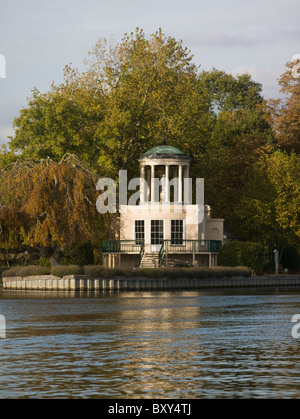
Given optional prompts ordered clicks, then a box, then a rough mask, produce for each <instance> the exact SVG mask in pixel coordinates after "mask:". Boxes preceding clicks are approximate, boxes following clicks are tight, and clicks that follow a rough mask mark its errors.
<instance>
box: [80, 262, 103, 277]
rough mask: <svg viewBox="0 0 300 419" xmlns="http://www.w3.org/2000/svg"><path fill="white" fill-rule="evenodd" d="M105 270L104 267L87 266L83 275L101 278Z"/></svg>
mask: <svg viewBox="0 0 300 419" xmlns="http://www.w3.org/2000/svg"><path fill="white" fill-rule="evenodd" d="M103 269H104V268H103V266H102V265H85V266H84V267H83V273H84V274H85V275H90V276H100V275H101V274H102V271H103Z"/></svg>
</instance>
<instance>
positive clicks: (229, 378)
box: [0, 290, 300, 399]
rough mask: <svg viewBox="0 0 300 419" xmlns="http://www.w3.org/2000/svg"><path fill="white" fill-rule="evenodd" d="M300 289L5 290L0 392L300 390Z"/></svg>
mask: <svg viewBox="0 0 300 419" xmlns="http://www.w3.org/2000/svg"><path fill="white" fill-rule="evenodd" d="M298 312H299V313H300V295H299V293H298V292H291V291H289V292H282V291H281V293H277V292H275V291H274V292H272V291H270V290H269V291H265V292H263V291H260V292H255V291H253V290H252V291H249V290H248V291H245V292H244V293H243V292H236V293H234V291H232V290H231V291H224V292H220V291H215V292H213V291H212V292H195V291H190V292H158V291H156V292H120V293H98V294H94V293H92V294H86V293H81V294H77V293H76V294H71V293H63V292H57V293H52V292H46V293H43V292H34V293H32V292H30V293H29V292H28V291H26V292H22V291H17V292H9V291H5V292H3V291H2V294H1V292H0V314H3V315H5V317H6V325H7V331H6V339H1V340H0V355H1V362H0V398H21V397H22V398H26V397H27V398H31V397H43V398H46V397H51V398H58V397H62V398H67V397H68V398H80V397H82V398H96V397H97V398H121V399H122V398H178V399H183V398H216V397H218V398H228V397H230V398H280V397H281V398H298V397H299V396H300V365H299V361H298V354H299V349H300V347H299V345H300V342H299V340H297V339H293V338H292V336H291V328H292V326H293V325H292V323H291V318H292V316H293V315H294V314H295V313H298Z"/></svg>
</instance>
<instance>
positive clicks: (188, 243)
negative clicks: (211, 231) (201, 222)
mask: <svg viewBox="0 0 300 419" xmlns="http://www.w3.org/2000/svg"><path fill="white" fill-rule="evenodd" d="M221 245H222V242H221V240H180V242H177V243H176V242H175V241H174V240H164V252H165V253H218V252H219V250H220V247H221Z"/></svg>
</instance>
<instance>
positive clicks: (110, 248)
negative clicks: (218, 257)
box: [102, 240, 222, 260]
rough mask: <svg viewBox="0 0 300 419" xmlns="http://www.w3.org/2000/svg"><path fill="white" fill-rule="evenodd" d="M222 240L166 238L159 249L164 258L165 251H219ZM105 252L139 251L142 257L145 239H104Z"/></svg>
mask: <svg viewBox="0 0 300 419" xmlns="http://www.w3.org/2000/svg"><path fill="white" fill-rule="evenodd" d="M221 245H222V242H221V240H181V241H180V242H175V241H174V240H164V241H163V243H162V246H161V248H160V251H159V258H160V260H162V258H163V256H164V253H218V252H219V250H220V247H221ZM102 251H103V252H104V253H138V254H139V257H140V258H142V256H143V254H144V252H145V243H144V241H143V240H103V242H102Z"/></svg>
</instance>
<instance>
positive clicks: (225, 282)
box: [2, 275, 300, 291]
mask: <svg viewBox="0 0 300 419" xmlns="http://www.w3.org/2000/svg"><path fill="white" fill-rule="evenodd" d="M2 283H3V289H4V290H49V291H59V290H62V291H93V290H95V291H96V290H185V289H186V290H190V289H211V288H258V287H299V288H300V275H263V276H250V277H242V276H235V277H230V278H228V277H223V278H217V277H210V278H185V277H178V278H168V277H161V278H148V277H144V276H140V277H138V276H137V277H116V278H96V277H89V276H87V275H67V276H64V277H63V278H59V277H55V276H53V275H44V276H28V277H10V278H3V279H2Z"/></svg>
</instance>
